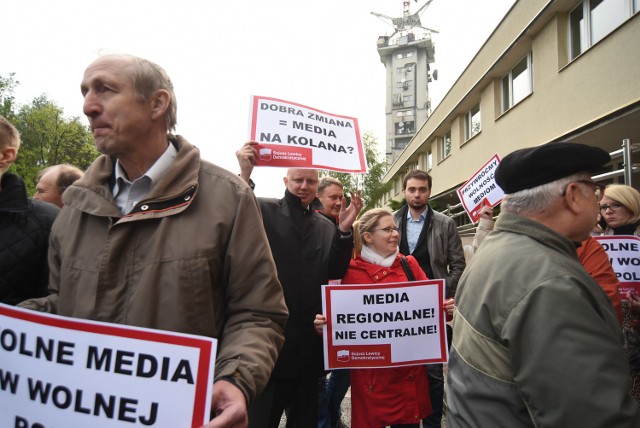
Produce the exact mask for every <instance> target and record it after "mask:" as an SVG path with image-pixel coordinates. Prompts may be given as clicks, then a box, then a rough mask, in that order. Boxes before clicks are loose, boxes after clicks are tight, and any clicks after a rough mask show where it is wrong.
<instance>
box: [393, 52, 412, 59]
mask: <svg viewBox="0 0 640 428" xmlns="http://www.w3.org/2000/svg"><path fill="white" fill-rule="evenodd" d="M412 56H413V52H412V51H402V52H398V53H397V54H396V59H402V58H410V57H412Z"/></svg>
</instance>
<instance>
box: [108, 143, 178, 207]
mask: <svg viewBox="0 0 640 428" xmlns="http://www.w3.org/2000/svg"><path fill="white" fill-rule="evenodd" d="M177 155H178V151H177V150H176V148H175V147H174V146H173V144H171V143H169V145H168V146H167V149H166V150H165V151H164V153H163V154H162V156H160V157H159V158H158V160H157V161H155V163H154V164H153V165H151V168H149V170H148V171H147V172H146V173H145V174H144V175H143V176H142V177H139V178H137V179H135V180H133V181H129V180H128V179H127V176H126V174H125V172H124V170H123V169H122V165H120V161H119V160H118V161H116V167H115V178H116V179H115V184H114V185H113V188H112V189H111V191H112V192H113V199H114V200H115V201H116V205H118V208H120V212H121V213H122V214H128V213H130V212H131V210H133V208H134V207H135V206H136V205H137V204H138V202H140V201H141V200H142V199H144V197H145V196H147V195H148V194H149V192H150V191H151V189H152V188H153V183H155V182H157V181H158V180H159V179H160V177H162V174H164V172H165V171H166V170H167V169H169V167H170V166H171V164H172V163H173V160H174V159H175V158H176V156H177Z"/></svg>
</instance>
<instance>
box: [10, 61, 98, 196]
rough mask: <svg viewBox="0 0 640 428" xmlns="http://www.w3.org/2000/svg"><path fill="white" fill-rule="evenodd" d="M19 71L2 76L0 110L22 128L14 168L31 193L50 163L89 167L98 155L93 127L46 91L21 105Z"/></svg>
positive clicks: (16, 125) (82, 167)
mask: <svg viewBox="0 0 640 428" xmlns="http://www.w3.org/2000/svg"><path fill="white" fill-rule="evenodd" d="M18 83H19V82H18V81H16V80H15V75H14V74H13V73H12V74H10V75H9V77H8V78H4V77H2V76H0V114H2V115H3V116H5V117H6V118H7V119H9V120H10V121H11V122H12V123H13V124H14V125H15V127H16V128H17V129H18V131H20V140H21V144H20V150H19V152H18V159H17V160H16V162H15V163H14V164H13V165H12V166H11V170H12V171H14V172H15V173H16V174H18V175H20V176H21V177H22V179H23V180H24V181H25V183H26V185H27V190H28V192H29V193H30V194H33V192H34V191H35V180H36V176H37V175H38V172H40V170H42V169H43V168H45V167H47V166H50V165H57V164H61V163H68V164H71V165H75V166H77V167H78V168H80V169H83V170H84V169H86V168H87V167H88V166H89V165H90V164H91V162H93V160H94V159H95V158H96V157H97V156H98V152H97V150H96V148H95V145H94V142H93V138H92V136H91V132H90V131H89V128H88V127H87V126H85V125H83V124H82V122H80V119H79V118H78V117H72V118H65V117H64V111H63V109H62V108H61V107H59V106H58V105H57V104H56V103H55V102H53V101H51V100H49V99H48V98H47V96H46V95H45V94H43V95H40V96H39V97H36V98H34V99H33V100H32V101H31V103H29V104H26V105H23V106H21V107H20V108H18V106H17V105H16V103H15V99H14V96H13V91H14V89H15V87H16V86H17V85H18Z"/></svg>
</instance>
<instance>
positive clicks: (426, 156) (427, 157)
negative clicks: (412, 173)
mask: <svg viewBox="0 0 640 428" xmlns="http://www.w3.org/2000/svg"><path fill="white" fill-rule="evenodd" d="M420 164H421V165H420V166H421V167H422V168H423V169H424V170H425V171H431V168H433V158H432V157H431V150H429V151H428V152H427V153H422V155H421V159H420Z"/></svg>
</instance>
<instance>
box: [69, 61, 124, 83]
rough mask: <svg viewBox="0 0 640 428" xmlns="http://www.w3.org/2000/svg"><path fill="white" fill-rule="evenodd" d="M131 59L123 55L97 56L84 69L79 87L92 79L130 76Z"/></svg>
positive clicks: (107, 79)
mask: <svg viewBox="0 0 640 428" xmlns="http://www.w3.org/2000/svg"><path fill="white" fill-rule="evenodd" d="M130 66H131V60H130V59H128V58H125V57H118V56H108V57H102V58H98V59H97V60H95V61H94V62H92V63H91V64H89V66H88V67H87V68H86V69H85V71H84V76H83V79H82V83H81V87H85V86H87V85H88V84H89V83H91V82H92V81H94V80H105V81H109V80H113V79H122V78H126V77H128V76H130Z"/></svg>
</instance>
